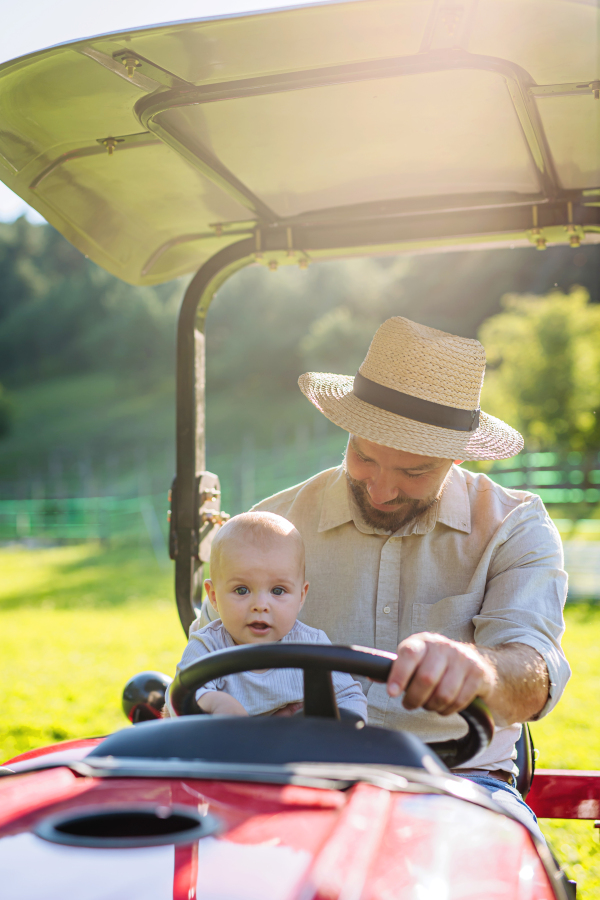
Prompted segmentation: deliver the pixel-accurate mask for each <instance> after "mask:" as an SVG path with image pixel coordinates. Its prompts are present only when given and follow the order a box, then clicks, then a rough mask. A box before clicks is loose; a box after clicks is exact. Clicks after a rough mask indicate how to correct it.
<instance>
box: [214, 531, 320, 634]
mask: <svg viewBox="0 0 600 900" xmlns="http://www.w3.org/2000/svg"><path fill="white" fill-rule="evenodd" d="M211 574H212V573H211ZM204 586H205V588H206V592H207V594H208V598H209V600H210V602H211V604H212V606H213V607H214V609H215V610H216V611H217V612H218V614H219V616H220V618H221V620H222V622H223V625H224V626H225V628H226V629H227V631H228V632H229V634H230V635H231V637H232V638H233V640H234V641H235V643H236V644H264V643H268V642H270V641H279V640H281V638H282V637H284V636H285V635H286V634H287V633H288V632H289V631H291V629H292V627H293V625H294V622H295V621H296V618H297V617H298V613H299V612H300V610H301V609H302V606H303V604H304V598H305V597H306V591H307V590H308V583H307V582H305V581H304V578H303V572H302V569H301V566H300V563H299V560H298V551H297V547H296V546H295V544H294V542H292V541H288V540H286V539H285V538H284V537H281V538H277V537H276V538H274V539H273V540H272V541H271V542H270V543H269V544H266V545H261V544H258V543H254V542H251V541H248V542H242V541H235V540H232V541H230V542H228V544H227V546H226V547H224V548H223V550H222V551H221V555H220V561H219V568H218V571H217V572H215V573H214V579H209V580H207V581H205V582H204Z"/></svg>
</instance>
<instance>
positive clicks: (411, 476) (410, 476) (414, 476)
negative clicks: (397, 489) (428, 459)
mask: <svg viewBox="0 0 600 900" xmlns="http://www.w3.org/2000/svg"><path fill="white" fill-rule="evenodd" d="M423 474H424V473H423V472H416V473H414V474H412V475H411V473H410V472H407V473H406V477H407V478H420V477H421V475H423Z"/></svg>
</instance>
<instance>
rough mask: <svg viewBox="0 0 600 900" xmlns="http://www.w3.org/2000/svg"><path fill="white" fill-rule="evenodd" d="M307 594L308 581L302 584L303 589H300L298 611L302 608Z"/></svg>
mask: <svg viewBox="0 0 600 900" xmlns="http://www.w3.org/2000/svg"><path fill="white" fill-rule="evenodd" d="M307 593H308V581H305V582H304V587H303V588H302V594H301V600H300V609H302V607H303V606H304V601H305V600H306V595H307Z"/></svg>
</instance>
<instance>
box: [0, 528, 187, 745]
mask: <svg viewBox="0 0 600 900" xmlns="http://www.w3.org/2000/svg"><path fill="white" fill-rule="evenodd" d="M0 571H2V581H1V584H0V613H1V622H2V630H1V632H0V684H2V685H3V704H2V710H1V712H0V759H6V758H9V757H11V756H13V755H15V754H17V753H22V752H23V751H25V750H29V749H32V748H34V747H37V746H41V745H43V744H47V743H51V742H53V741H58V740H64V739H67V738H72V737H80V736H83V735H95V734H106V733H108V732H111V731H114V730H116V729H118V728H122V727H123V726H124V725H126V720H125V718H124V715H123V712H122V711H121V692H122V690H123V687H124V685H125V682H126V681H127V679H128V678H130V677H131V676H132V675H134V674H135V673H136V672H139V671H142V670H144V669H158V670H159V671H163V672H166V673H167V674H173V672H174V669H175V665H176V663H177V662H178V660H179V658H180V656H181V652H182V650H183V647H184V645H185V637H184V634H183V631H182V629H181V625H180V624H179V620H178V618H177V614H176V611H175V608H174V603H173V600H172V595H173V588H172V573H171V572H170V570H168V571H164V570H162V569H160V568H159V566H158V564H157V563H156V561H155V559H154V557H153V556H152V554H151V552H150V551H146V550H145V549H142V550H140V549H139V548H138V547H137V546H135V545H133V546H131V547H120V548H116V549H103V548H101V547H99V546H98V545H95V544H80V545H74V546H67V547H59V548H52V549H47V550H36V551H28V550H24V549H17V550H14V549H3V550H0Z"/></svg>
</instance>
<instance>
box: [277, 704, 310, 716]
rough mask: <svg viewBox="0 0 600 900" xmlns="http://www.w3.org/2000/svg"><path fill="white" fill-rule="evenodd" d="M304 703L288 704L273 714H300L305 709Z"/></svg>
mask: <svg viewBox="0 0 600 900" xmlns="http://www.w3.org/2000/svg"><path fill="white" fill-rule="evenodd" d="M303 706H304V704H303V703H288V705H287V706H282V707H281V709H278V710H277V711H276V712H274V713H273V715H274V716H294V715H295V714H296V713H297V712H299V711H300V710H301V709H302V708H303Z"/></svg>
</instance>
